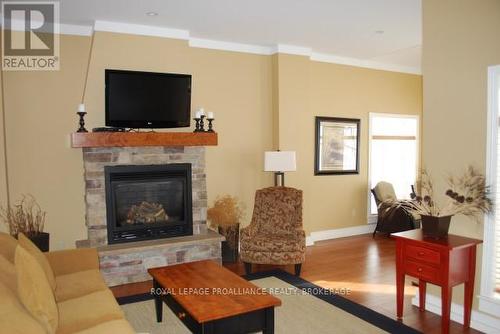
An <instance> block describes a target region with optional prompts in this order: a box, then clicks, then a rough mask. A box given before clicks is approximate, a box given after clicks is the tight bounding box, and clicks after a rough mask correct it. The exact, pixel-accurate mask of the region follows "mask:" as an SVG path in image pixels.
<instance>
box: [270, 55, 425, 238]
mask: <svg viewBox="0 0 500 334" xmlns="http://www.w3.org/2000/svg"><path fill="white" fill-rule="evenodd" d="M278 62H279V114H280V123H279V131H280V132H279V148H280V149H282V150H296V151H297V171H296V172H291V173H287V176H286V178H287V180H286V181H287V185H290V186H295V187H299V188H301V189H303V191H304V202H305V203H304V204H305V207H304V222H305V223H306V224H305V227H306V231H307V232H313V231H322V230H328V229H334V228H342V227H349V226H357V225H364V224H366V223H367V204H368V203H367V195H368V194H367V191H368V122H369V113H370V112H377V113H393V114H413V115H421V111H422V80H421V76H418V75H410V74H402V73H395V72H386V71H378V70H371V69H364V68H358V67H352V66H344V65H335V64H329V63H322V62H314V61H310V60H309V59H308V58H306V57H302V56H291V55H282V54H280V55H279V60H278ZM315 116H331V117H348V118H359V119H361V138H360V139H361V142H360V173H359V174H355V175H328V176H314V131H315V129H314V117H315Z"/></svg>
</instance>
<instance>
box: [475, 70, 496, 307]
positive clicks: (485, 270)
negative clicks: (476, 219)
mask: <svg viewBox="0 0 500 334" xmlns="http://www.w3.org/2000/svg"><path fill="white" fill-rule="evenodd" d="M499 128H500V66H493V67H490V68H489V69H488V129H487V130H488V137H487V145H488V152H487V162H486V164H487V165H486V166H487V170H486V175H487V182H488V184H489V185H490V187H491V193H492V198H493V202H494V208H495V209H494V210H495V211H494V212H493V214H492V215H487V216H486V218H485V224H484V244H483V260H482V274H481V295H480V297H479V309H480V310H481V311H484V312H487V313H490V314H496V315H498V314H499V313H500V131H499V130H500V129H499Z"/></svg>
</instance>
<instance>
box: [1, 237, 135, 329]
mask: <svg viewBox="0 0 500 334" xmlns="http://www.w3.org/2000/svg"><path fill="white" fill-rule="evenodd" d="M20 247H21V246H19V242H18V241H17V240H16V239H14V238H13V237H11V236H10V235H8V234H5V233H0V324H1V328H0V331H1V332H2V333H10V334H14V333H19V334H21V333H22V334H27V333H29V334H38V333H40V334H42V333H43V334H45V333H51V332H52V333H57V334H68V333H79V334H100V333H102V334H105V333H106V334H107V333H116V334H118V333H120V334H123V333H125V334H126V333H135V332H134V330H133V329H132V327H131V326H130V324H129V323H128V322H127V321H126V320H125V318H124V314H123V312H122V310H121V308H120V306H119V305H118V303H117V302H116V300H115V298H114V297H113V294H112V293H111V291H110V290H109V289H108V287H107V286H106V284H105V283H104V281H103V279H102V277H101V274H100V273H99V261H98V256H97V251H96V250H95V249H74V250H63V251H56V252H49V253H45V256H46V257H47V259H48V263H49V264H50V268H51V269H52V271H53V273H54V277H55V290H52V289H51V288H50V285H48V284H47V283H44V284H39V285H36V286H39V287H42V288H43V287H44V286H45V287H47V289H46V290H48V291H44V292H46V293H47V294H48V296H50V298H51V297H52V296H53V297H54V300H55V305H56V307H55V309H56V312H57V313H58V314H57V313H56V319H57V320H56V325H55V326H54V327H53V328H52V329H49V330H48V329H47V326H44V324H43V323H41V322H40V321H39V319H37V317H36V316H34V315H33V310H32V309H30V307H29V306H27V305H26V300H25V299H26V298H25V296H26V289H24V290H23V289H21V287H19V286H18V284H21V283H19V282H22V280H19V279H18V278H19V277H18V276H17V275H18V273H19V268H16V265H18V266H19V265H20V264H19V263H20V262H18V261H17V260H18V254H16V250H17V253H19V250H18V248H20ZM39 268H40V267H39ZM16 269H17V270H16ZM32 283H33V282H32ZM35 283H37V282H35ZM21 291H23V292H22V293H24V295H21ZM27 293H28V294H29V293H30V290H29V289H28V291H27ZM28 297H29V296H28ZM23 303H24V304H23Z"/></svg>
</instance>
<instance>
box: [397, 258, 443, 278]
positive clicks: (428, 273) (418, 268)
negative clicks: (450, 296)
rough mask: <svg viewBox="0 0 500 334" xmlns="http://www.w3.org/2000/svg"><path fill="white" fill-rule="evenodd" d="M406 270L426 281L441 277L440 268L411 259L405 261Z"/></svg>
mask: <svg viewBox="0 0 500 334" xmlns="http://www.w3.org/2000/svg"><path fill="white" fill-rule="evenodd" d="M405 272H406V273H407V274H408V275H410V276H414V277H416V278H420V279H423V280H424V281H430V282H436V281H439V278H440V274H439V269H438V268H434V267H432V266H428V265H426V264H423V263H419V262H414V261H410V260H407V261H406V262H405Z"/></svg>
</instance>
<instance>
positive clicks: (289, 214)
mask: <svg viewBox="0 0 500 334" xmlns="http://www.w3.org/2000/svg"><path fill="white" fill-rule="evenodd" d="M258 214H259V215H260V217H258V219H259V220H260V222H261V223H260V229H259V232H260V233H263V234H269V235H272V234H278V235H280V234H290V233H293V230H294V229H295V227H294V224H293V222H294V219H293V218H294V215H295V208H294V207H293V206H292V205H290V204H288V203H284V202H275V203H273V202H266V203H265V204H264V205H263V210H261V211H259V213H258Z"/></svg>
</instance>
